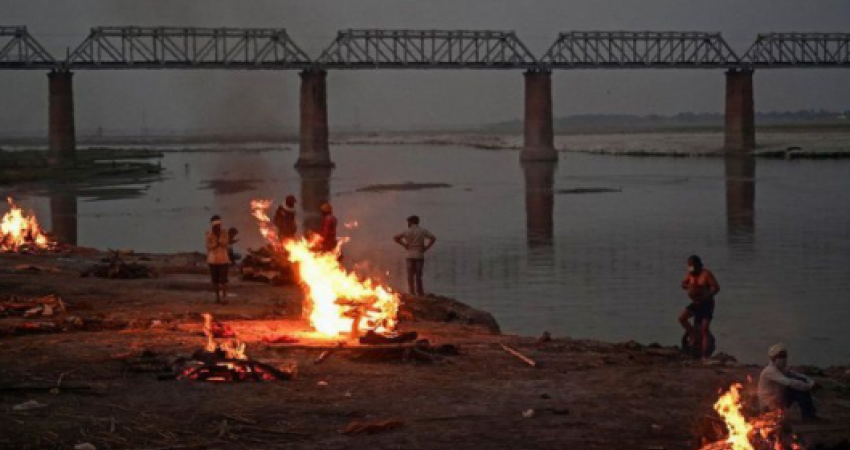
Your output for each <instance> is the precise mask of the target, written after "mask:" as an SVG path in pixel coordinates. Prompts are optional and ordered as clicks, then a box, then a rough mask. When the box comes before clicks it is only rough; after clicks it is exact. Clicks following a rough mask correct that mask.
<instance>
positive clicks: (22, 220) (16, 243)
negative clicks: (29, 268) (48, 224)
mask: <svg viewBox="0 0 850 450" xmlns="http://www.w3.org/2000/svg"><path fill="white" fill-rule="evenodd" d="M8 201H9V212H7V213H6V214H5V215H4V216H3V220H2V221H0V250H2V251H12V252H17V251H19V250H20V249H21V248H22V247H26V246H33V247H36V248H47V247H49V246H50V240H49V239H47V236H46V235H45V234H44V233H43V232H42V231H41V227H40V226H38V221H37V220H36V219H35V216H34V215H32V216H25V215H24V213H23V211H21V208H18V207H17V206H15V202H13V201H12V198H11V197H9V198H8Z"/></svg>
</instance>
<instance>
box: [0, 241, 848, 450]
mask: <svg viewBox="0 0 850 450" xmlns="http://www.w3.org/2000/svg"><path fill="white" fill-rule="evenodd" d="M103 256H104V254H103V253H102V252H98V251H94V250H88V251H82V250H77V251H73V252H66V253H60V254H50V255H39V256H35V255H32V256H21V255H9V254H6V255H0V297H3V300H5V299H6V298H8V297H9V296H13V295H15V296H21V297H33V296H39V295H44V294H57V295H59V296H60V297H61V298H62V299H63V301H64V302H65V303H66V304H67V311H65V312H64V313H61V314H59V315H56V316H51V317H41V318H39V317H35V318H30V319H26V320H25V319H22V318H19V317H5V318H0V329H3V330H6V333H7V334H6V335H4V336H3V337H0V388H2V389H0V416H2V422H3V426H2V427H0V429H1V430H2V431H0V448H8V449H30V448H31V449H36V448H38V449H42V448H57V449H70V448H73V446H74V445H75V444H81V443H86V442H88V443H91V444H93V445H94V446H95V447H96V448H97V449H99V450H100V449H142V448H145V449H151V448H157V449H188V448H192V449H231V448H232V449H245V448H247V449H253V448H255V449H268V448H286V449H301V448H304V449H308V448H311V449H312V448H327V449H361V448H362V449H376V448H387V449H389V448H394V449H402V448H403V449H431V448H446V447H451V448H460V449H516V448H522V449H563V448H577V449H615V448H616V449H622V448H638V449H651V448H654V449H659V448H663V449H691V448H695V447H696V441H695V440H696V438H697V436H698V435H699V434H700V432H699V430H700V426H699V424H700V422H701V420H702V419H703V417H704V416H706V415H709V416H710V415H711V414H712V409H711V404H712V403H713V401H714V400H715V399H716V397H717V390H718V389H719V388H723V387H727V386H728V385H729V384H730V383H731V382H735V381H739V382H746V379H747V377H748V376H755V375H757V373H758V370H759V368H758V367H755V366H739V365H736V364H734V363H732V362H728V361H727V362H726V363H721V362H718V363H717V364H715V365H710V366H703V365H699V364H694V362H693V361H692V360H690V359H687V358H685V357H683V356H682V355H681V354H680V353H679V352H678V350H677V349H675V348H665V347H661V346H655V345H653V346H648V345H640V344H637V343H604V342H596V341H585V340H578V339H571V338H568V337H558V336H556V337H555V339H554V340H553V341H551V342H547V343H543V344H539V345H538V344H537V342H536V341H537V339H536V338H535V337H521V336H511V335H502V334H497V333H494V331H495V330H494V327H493V324H492V323H490V322H489V320H488V319H487V317H488V316H489V315H488V314H486V313H484V312H480V311H474V310H471V308H468V307H465V306H463V305H461V304H457V303H454V302H453V301H451V300H448V299H439V298H426V299H409V303H410V304H411V305H413V306H414V307H407V308H406V310H407V311H408V312H409V313H410V316H411V317H409V318H408V320H406V321H404V322H403V323H402V326H401V328H402V330H415V331H418V332H419V333H420V335H421V336H423V337H426V338H428V339H429V340H430V341H431V342H432V345H440V344H454V345H456V346H458V348H459V350H460V352H459V354H458V355H456V356H445V357H444V358H442V359H441V360H440V361H434V362H432V363H423V362H415V361H402V360H401V359H399V358H390V359H388V360H385V361H379V360H374V359H365V360H363V359H357V358H355V357H353V356H352V355H345V354H341V353H340V354H335V355H333V356H332V357H330V358H329V359H327V360H326V361H324V362H323V363H322V364H319V365H316V364H313V360H314V359H315V357H316V356H317V354H318V352H316V351H304V350H298V351H293V350H285V351H281V350H277V349H273V348H269V347H267V346H265V345H263V343H262V342H261V338H262V337H263V336H265V335H268V334H270V333H297V332H299V331H301V330H304V329H305V328H306V324H305V323H304V322H302V321H301V320H300V319H299V317H300V303H301V292H300V291H299V290H298V289H297V288H295V287H291V286H290V287H287V286H270V285H266V284H261V283H251V282H242V281H234V283H233V286H232V292H233V293H234V294H235V297H232V298H231V299H230V302H229V303H228V304H226V305H216V304H214V303H213V302H212V297H211V294H210V292H209V291H208V288H207V277H206V274H205V267H204V264H203V259H202V258H201V257H200V255H197V254H180V255H135V256H134V257H131V258H129V259H130V260H134V261H137V262H139V263H142V264H147V265H151V266H153V267H155V268H157V270H158V271H159V273H160V276H159V277H158V278H152V279H141V280H108V279H100V278H81V277H80V273H81V272H82V271H84V270H85V269H86V268H87V267H89V266H90V265H91V264H94V263H95V262H97V261H98V260H99V259H100V258H102V257H103ZM23 266H36V268H35V269H32V268H30V269H28V270H24V267H23ZM202 312H210V313H213V314H214V315H215V316H216V317H217V318H219V319H221V320H224V321H226V322H227V323H228V324H230V325H231V326H232V327H233V328H234V329H235V330H236V331H237V333H238V334H239V335H240V337H241V338H242V339H243V340H244V341H245V342H247V344H248V354H249V355H250V356H252V357H253V358H256V359H258V360H261V361H264V362H268V363H270V364H275V365H291V364H295V365H297V367H298V375H297V378H296V379H294V380H291V381H279V382H270V383H252V382H246V383H239V384H213V383H201V382H189V381H173V380H172V381H158V380H157V376H156V373H154V372H145V371H140V370H138V368H137V367H135V368H134V366H132V364H130V363H131V362H132V361H136V360H138V357H139V356H140V355H141V354H142V353H143V352H149V354H152V355H154V356H155V357H156V358H161V359H163V360H167V359H173V358H175V357H177V356H180V355H190V354H191V353H192V352H194V351H196V350H198V349H199V348H201V347H202V346H203V344H204V338H203V337H202V336H201V335H200V333H199V331H200V329H201V318H200V313H202ZM74 318H77V319H74ZM491 319H492V318H491ZM24 321H30V322H52V323H55V324H58V325H56V327H57V329H50V326H45V329H44V330H40V331H41V332H38V333H31V334H22V333H21V332H16V331H15V329H16V326H18V325H20V324H21V323H22V322H24ZM63 324H64V325H63ZM89 325H91V326H89ZM62 328H66V329H67V330H66V331H60V330H59V329H62ZM89 330H101V331H89ZM502 343H504V344H508V345H512V346H514V347H515V348H517V349H519V350H520V351H521V352H523V353H524V354H526V355H528V356H529V357H531V358H533V359H534V360H535V361H537V362H538V363H539V367H537V368H532V367H529V366H528V365H526V364H524V363H523V362H521V361H520V360H519V359H517V358H515V357H513V356H511V355H509V354H507V353H506V352H504V351H503V350H502V349H501V347H500V346H499V344H502ZM809 372H810V373H817V374H819V375H817V376H816V378H817V379H818V380H819V381H821V382H822V383H823V384H824V386H825V389H824V390H823V391H821V392H820V393H819V394H818V402H819V406H820V408H821V410H822V412H823V414H824V415H826V416H828V417H830V418H832V421H831V422H829V423H827V424H819V425H817V426H814V427H812V426H809V428H806V427H805V426H798V427H797V430H798V431H800V432H802V433H803V434H804V435H805V436H806V437H807V438H809V439H810V440H813V441H821V442H835V441H837V440H840V439H841V438H844V437H847V436H848V435H850V430H847V429H846V428H842V426H845V424H846V423H850V388H848V386H850V373H848V372H847V371H846V369H843V368H832V369H829V370H820V369H815V368H810V369H809ZM60 380H61V381H60ZM57 384H59V389H58V390H56V391H53V392H50V389H49V388H51V387H54V386H56V385H57ZM20 386H31V387H32V386H35V387H41V388H44V387H46V388H48V389H43V390H41V391H38V390H35V391H27V390H21V389H12V388H14V387H20ZM74 387H78V388H79V387H89V388H91V389H84V390H78V391H75V390H73V388H74ZM27 400H35V401H37V402H39V403H41V404H44V405H46V406H45V407H42V408H39V409H33V410H28V411H14V410H13V407H14V405H19V404H22V403H24V402H25V401H27ZM529 410H533V411H532V412H531V413H528V411H529ZM524 412H526V414H525V416H529V417H525V416H524V415H523V413H524ZM372 419H398V420H400V421H402V422H403V425H401V426H400V427H399V428H397V429H394V430H390V431H384V432H380V433H375V434H363V435H353V436H352V435H345V434H341V433H340V432H339V430H341V429H344V428H345V427H346V426H347V425H348V424H349V423H351V422H352V421H355V420H372Z"/></svg>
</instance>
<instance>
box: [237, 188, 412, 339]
mask: <svg viewBox="0 0 850 450" xmlns="http://www.w3.org/2000/svg"><path fill="white" fill-rule="evenodd" d="M269 206H271V201H269V200H254V201H252V202H251V209H252V211H253V214H254V217H256V218H257V220H258V222H259V226H260V233H261V234H262V235H263V237H264V238H265V239H266V241H268V243H269V245H270V246H271V247H272V249H273V250H274V251H275V252H276V253H278V254H280V255H285V257H286V258H287V260H288V261H289V262H291V263H292V264H293V266H294V267H295V268H296V270H297V272H298V278H299V280H300V282H301V285H302V287H303V288H304V290H305V300H304V302H305V304H304V310H305V311H306V312H307V313H306V314H305V315H307V316H309V319H310V325H311V326H312V327H313V328H314V329H315V330H316V331H317V332H318V333H319V334H321V335H322V336H324V337H328V338H336V337H338V336H339V334H341V333H350V337H351V338H356V337H358V336H360V334H362V333H365V332H367V331H374V332H378V333H384V334H388V333H391V332H393V331H394V330H395V327H396V316H397V314H398V306H399V302H400V298H399V295H398V294H397V293H394V292H393V291H392V290H391V289H389V288H388V287H385V286H382V285H381V284H379V283H378V282H376V281H375V280H372V279H369V278H364V277H361V276H358V275H357V274H355V273H353V272H349V271H348V270H346V269H345V268H344V267H343V266H342V265H341V264H340V262H339V255H340V246H341V245H342V244H343V243H344V242H345V240H344V239H343V240H340V244H339V245H338V246H337V247H336V248H335V249H334V251H331V252H323V251H321V250H319V247H320V246H319V245H318V244H319V242H318V240H317V239H319V238H318V237H317V236H316V237H313V238H311V239H306V238H301V239H285V240H281V239H279V238H278V236H277V232H276V230H275V229H274V226H273V225H272V224H271V221H270V220H269V216H268V213H267V211H268V208H269Z"/></svg>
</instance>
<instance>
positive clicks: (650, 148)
mask: <svg viewBox="0 0 850 450" xmlns="http://www.w3.org/2000/svg"><path fill="white" fill-rule="evenodd" d="M756 139H757V141H758V144H757V148H756V149H755V151H754V152H753V154H754V155H755V156H759V157H773V158H775V157H782V158H785V157H788V158H812V159H818V158H847V157H850V133H848V132H844V131H832V132H828V133H821V132H817V131H813V132H809V133H806V132H803V131H790V130H769V131H761V132H759V133H758V134H757V138H756ZM332 142H333V143H335V144H359V145H385V144H392V145H460V146H466V147H473V148H479V149H484V150H519V149H521V148H522V145H523V137H522V135H514V134H486V133H442V134H441V133H421V134H420V133H371V134H352V135H340V136H338V137H336V138H335V139H333V141H332ZM555 148H557V149H558V150H559V151H561V152H567V153H569V152H580V153H592V154H607V155H617V156H722V155H723V154H724V151H723V133H722V132H718V131H701V132H682V131H671V132H624V133H613V132H608V133H586V134H560V135H556V136H555Z"/></svg>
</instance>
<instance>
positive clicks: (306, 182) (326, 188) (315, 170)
mask: <svg viewBox="0 0 850 450" xmlns="http://www.w3.org/2000/svg"><path fill="white" fill-rule="evenodd" d="M296 170H297V171H298V175H299V177H300V178H301V197H300V198H299V201H300V202H301V210H302V211H304V219H303V220H304V222H303V224H302V225H303V227H304V228H303V229H302V230H301V232H302V234H304V233H305V232H306V231H307V230H311V231H319V229H320V228H321V227H322V213H321V212H320V211H319V206H321V204H322V203H324V202H327V201H330V199H331V174H332V173H333V168H332V167H330V166H312V167H308V166H300V167H298V168H297V169H296ZM331 206H333V205H331Z"/></svg>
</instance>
